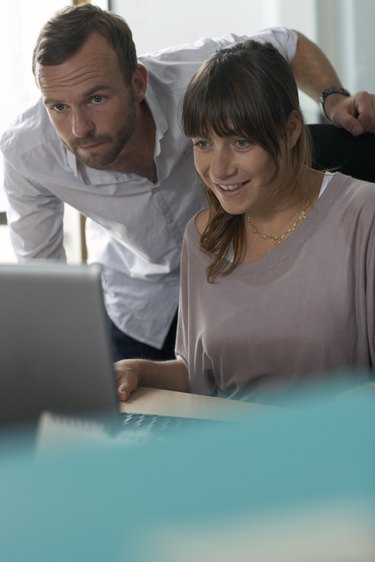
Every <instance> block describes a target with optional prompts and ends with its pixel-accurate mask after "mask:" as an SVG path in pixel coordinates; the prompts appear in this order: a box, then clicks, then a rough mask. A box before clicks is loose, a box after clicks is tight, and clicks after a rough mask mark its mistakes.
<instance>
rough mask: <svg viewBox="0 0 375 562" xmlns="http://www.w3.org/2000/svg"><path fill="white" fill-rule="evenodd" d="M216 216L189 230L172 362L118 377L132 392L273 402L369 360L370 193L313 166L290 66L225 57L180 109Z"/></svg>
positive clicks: (208, 68)
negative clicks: (158, 391)
mask: <svg viewBox="0 0 375 562" xmlns="http://www.w3.org/2000/svg"><path fill="white" fill-rule="evenodd" d="M182 121H183V128H184V132H185V134H186V135H187V136H189V137H191V138H192V142H193V146H194V158H195V166H196V169H197V171H198V173H199V175H200V176H201V178H202V180H203V183H204V185H205V190H206V195H207V200H208V209H206V210H204V211H202V212H201V213H200V214H198V215H197V216H196V217H194V218H193V219H192V220H191V221H190V222H189V224H188V226H187V228H186V232H185V238H184V244H183V250H182V261H181V268H182V269H181V295H180V309H179V321H178V331H177V342H176V358H177V359H176V360H174V361H168V362H161V363H155V362H151V361H138V360H129V361H121V362H119V363H117V364H116V365H115V368H116V372H117V377H118V388H119V395H120V398H121V399H122V400H126V399H127V398H128V396H129V393H130V392H132V391H133V390H134V389H135V388H136V387H137V386H138V385H144V386H152V387H158V388H166V389H171V390H180V391H186V392H188V391H191V392H194V393H199V394H207V395H215V396H226V397H230V398H245V399H250V400H257V399H258V400H262V401H267V400H268V399H269V398H270V397H271V396H273V395H274V393H276V394H277V395H278V394H280V393H281V392H282V391H289V390H291V389H296V388H298V387H299V386H300V385H301V384H302V383H305V382H306V381H308V380H310V381H311V380H322V379H323V380H324V379H328V380H331V379H332V377H333V375H334V374H335V373H339V374H342V373H343V372H344V371H349V372H350V376H351V377H353V379H356V377H361V380H362V376H363V373H368V374H369V373H370V371H371V370H372V368H373V366H374V361H375V344H374V311H375V303H374V296H375V221H374V217H375V185H374V184H370V183H366V182H363V181H359V180H355V179H353V178H350V177H348V176H344V175H342V174H340V173H334V174H331V173H323V172H318V171H315V170H313V169H312V168H311V166H310V161H311V156H310V147H309V140H308V135H307V129H306V127H305V125H304V122H303V117H302V114H301V110H300V107H299V100H298V90H297V86H296V83H295V81H294V78H293V74H292V72H291V69H290V67H289V65H288V63H287V62H286V61H285V60H284V59H283V57H281V56H280V55H279V53H278V52H277V51H276V50H275V49H274V48H273V47H272V46H271V45H269V44H266V45H261V44H259V43H256V42H254V41H247V42H245V43H242V44H240V45H236V46H234V47H232V48H229V49H224V50H221V51H218V52H217V53H216V54H215V55H214V56H213V57H211V59H209V60H208V61H207V62H206V63H204V64H203V66H202V67H201V68H200V70H199V71H198V72H197V73H196V75H195V76H194V77H193V79H192V80H191V82H190V84H189V86H188V89H187V91H186V94H185V97H184V101H183V112H182Z"/></svg>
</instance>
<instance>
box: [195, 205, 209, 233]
mask: <svg viewBox="0 0 375 562" xmlns="http://www.w3.org/2000/svg"><path fill="white" fill-rule="evenodd" d="M209 218H210V211H209V209H203V211H199V213H197V214H196V215H195V217H194V224H195V227H196V229H197V230H198V232H199V234H203V232H204V231H205V230H206V228H207V225H208V221H209Z"/></svg>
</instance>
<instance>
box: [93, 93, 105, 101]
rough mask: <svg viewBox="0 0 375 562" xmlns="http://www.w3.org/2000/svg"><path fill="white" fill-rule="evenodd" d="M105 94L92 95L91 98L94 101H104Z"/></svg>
mask: <svg viewBox="0 0 375 562" xmlns="http://www.w3.org/2000/svg"><path fill="white" fill-rule="evenodd" d="M103 99H104V98H103V96H100V95H99V94H97V95H95V96H92V98H91V102H92V103H101V102H102V101H103Z"/></svg>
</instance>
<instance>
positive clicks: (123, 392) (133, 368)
mask: <svg viewBox="0 0 375 562" xmlns="http://www.w3.org/2000/svg"><path fill="white" fill-rule="evenodd" d="M139 363H140V362H139V361H138V360H137V359H122V360H121V361H117V363H114V365H113V366H114V369H115V375H116V380H117V392H118V395H119V398H120V400H121V402H126V401H127V400H128V399H129V397H130V395H131V393H132V392H134V391H135V390H136V389H137V388H138V386H139V372H140V364H139Z"/></svg>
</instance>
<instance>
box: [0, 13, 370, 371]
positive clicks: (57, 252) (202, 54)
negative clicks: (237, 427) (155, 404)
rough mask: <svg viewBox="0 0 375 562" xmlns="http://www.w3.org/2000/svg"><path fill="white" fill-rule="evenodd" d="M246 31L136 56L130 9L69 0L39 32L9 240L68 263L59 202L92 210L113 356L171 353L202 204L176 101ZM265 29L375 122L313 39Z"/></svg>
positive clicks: (313, 86)
mask: <svg viewBox="0 0 375 562" xmlns="http://www.w3.org/2000/svg"><path fill="white" fill-rule="evenodd" d="M243 39H245V37H236V36H233V35H230V36H226V37H223V38H220V39H215V40H214V39H203V40H200V41H199V42H197V43H195V44H194V45H184V46H183V47H177V48H171V49H166V50H164V51H162V52H160V53H156V54H154V55H152V56H145V57H141V58H140V59H139V60H137V58H136V50H135V47H134V43H133V40H132V36H131V32H130V30H129V28H128V26H127V24H126V23H125V22H124V20H122V19H121V18H119V17H118V16H116V15H114V14H111V13H109V12H105V11H102V10H100V9H99V8H98V7H95V6H93V5H90V4H84V5H80V6H76V7H69V8H66V9H64V10H63V11H61V12H60V13H58V14H57V15H56V17H54V18H52V19H51V20H50V21H49V22H47V23H46V25H45V26H44V27H43V29H42V30H41V33H40V36H39V38H38V40H37V43H36V47H35V50H34V57H33V72H34V75H35V79H36V82H37V85H38V87H39V89H40V91H41V100H40V101H39V102H38V103H37V104H36V105H35V106H34V107H32V108H30V109H29V110H28V111H27V112H26V113H25V114H23V115H21V116H20V117H19V118H18V120H17V121H16V123H15V124H14V126H13V127H12V128H11V129H10V130H8V131H7V132H6V133H5V134H4V135H3V137H2V139H1V144H0V148H1V150H2V151H3V154H4V161H5V190H6V193H7V197H8V200H9V212H8V222H9V225H10V231H11V238H12V243H13V247H14V250H15V252H16V254H17V256H18V258H19V259H20V260H27V259H31V258H53V259H60V260H63V259H65V253H64V248H63V231H62V220H63V202H64V201H65V202H67V203H69V204H70V205H72V206H73V207H75V208H77V209H78V210H79V211H80V212H81V213H82V214H84V215H86V216H87V217H88V218H89V220H88V222H87V246H88V254H89V261H90V262H98V263H100V264H101V265H102V266H103V288H104V294H105V301H106V307H107V311H108V314H109V317H110V319H111V329H112V340H113V345H114V360H118V359H121V358H129V357H145V358H150V359H160V360H164V359H169V358H172V357H173V356H174V336H175V323H176V311H177V304H178V292H179V256H180V243H181V240H182V235H183V231H184V227H185V224H186V222H187V220H188V219H189V218H190V217H191V216H192V215H193V214H194V213H195V212H197V211H198V210H199V209H200V208H202V207H203V205H204V201H203V190H202V189H201V188H200V186H199V183H198V181H197V179H196V175H195V172H194V166H193V160H192V150H191V143H190V141H189V140H188V139H186V138H185V137H184V136H183V134H182V132H181V130H180V126H179V105H180V101H181V98H182V95H183V93H184V90H185V88H186V86H187V84H188V82H189V80H190V78H191V76H192V75H193V73H194V72H195V70H196V69H197V68H198V66H200V64H201V63H202V61H203V60H205V59H206V58H207V57H209V56H210V55H211V54H212V53H213V52H214V51H215V50H216V49H217V48H220V47H223V46H226V45H229V44H231V43H234V42H237V41H240V40H243ZM255 39H257V40H259V41H270V42H272V43H273V45H274V46H275V47H276V48H277V49H278V50H279V51H280V52H281V53H282V54H283V55H284V56H285V57H286V58H287V60H289V61H290V62H291V64H292V68H293V71H294V74H295V76H296V79H297V82H298V84H299V87H300V88H301V89H302V90H304V91H305V92H306V93H308V94H309V95H310V96H312V97H313V98H314V99H315V100H319V97H320V94H321V93H322V92H323V91H325V94H326V96H325V99H324V109H325V111H326V113H327V115H328V116H329V117H330V119H331V120H332V122H333V123H334V124H335V125H337V126H339V127H344V128H346V129H347V130H349V131H351V132H352V134H353V135H359V134H361V133H363V132H365V131H368V132H375V108H374V105H375V101H374V99H375V96H373V95H369V94H367V93H366V92H362V93H359V94H356V95H355V96H350V95H349V94H348V92H345V91H343V90H342V89H341V84H340V82H339V80H338V78H337V75H336V73H335V71H334V70H333V68H332V67H331V65H330V63H329V62H328V60H327V59H326V57H325V56H324V55H323V53H322V52H321V51H320V50H319V49H318V48H317V47H316V46H315V45H314V44H313V43H311V42H310V41H309V40H308V39H307V38H306V37H304V36H303V35H301V34H299V33H296V32H294V31H291V30H286V29H280V28H277V29H274V30H269V31H268V32H264V33H262V34H260V35H258V36H256V37H255ZM332 87H333V88H334V90H327V88H332ZM56 321H58V319H56Z"/></svg>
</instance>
